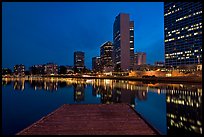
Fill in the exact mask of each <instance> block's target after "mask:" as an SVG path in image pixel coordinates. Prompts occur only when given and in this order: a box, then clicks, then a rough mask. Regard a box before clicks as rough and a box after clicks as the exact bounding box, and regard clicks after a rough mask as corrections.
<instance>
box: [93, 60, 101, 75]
mask: <svg viewBox="0 0 204 137" xmlns="http://www.w3.org/2000/svg"><path fill="white" fill-rule="evenodd" d="M92 70H93V71H94V72H100V71H101V57H93V58H92Z"/></svg>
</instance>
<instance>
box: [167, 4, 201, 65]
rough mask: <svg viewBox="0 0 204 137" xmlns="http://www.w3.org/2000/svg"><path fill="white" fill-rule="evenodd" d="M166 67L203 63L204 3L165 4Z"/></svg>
mask: <svg viewBox="0 0 204 137" xmlns="http://www.w3.org/2000/svg"><path fill="white" fill-rule="evenodd" d="M164 35H165V65H166V66H174V67H175V66H181V65H189V64H201V63H202V3H201V2H164Z"/></svg>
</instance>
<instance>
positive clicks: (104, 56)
mask: <svg viewBox="0 0 204 137" xmlns="http://www.w3.org/2000/svg"><path fill="white" fill-rule="evenodd" d="M112 53H113V45H112V42H110V41H107V42H105V43H104V44H102V45H101V47H100V57H101V66H102V70H103V71H105V72H106V71H108V70H109V71H113V57H112Z"/></svg>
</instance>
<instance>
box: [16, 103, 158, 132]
mask: <svg viewBox="0 0 204 137" xmlns="http://www.w3.org/2000/svg"><path fill="white" fill-rule="evenodd" d="M157 134H158V132H157V131H156V130H155V129H153V128H152V127H151V126H150V125H149V124H148V123H147V122H145V121H144V120H143V119H142V118H141V116H140V115H139V114H138V113H137V112H136V111H134V109H133V108H132V107H131V106H129V105H128V104H70V105H69V104H65V105H62V106H61V107H60V108H58V109H57V110H55V111H54V112H52V113H50V114H48V115H47V116H45V117H43V118H41V119H40V120H39V121H37V122H35V123H34V124H32V125H31V126H29V127H27V128H25V129H24V130H22V131H20V132H19V133H17V135H157Z"/></svg>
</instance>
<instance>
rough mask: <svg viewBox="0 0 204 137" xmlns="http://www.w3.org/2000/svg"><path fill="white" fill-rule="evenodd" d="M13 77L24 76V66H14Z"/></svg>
mask: <svg viewBox="0 0 204 137" xmlns="http://www.w3.org/2000/svg"><path fill="white" fill-rule="evenodd" d="M14 75H15V76H25V66H24V65H23V64H20V65H15V66H14Z"/></svg>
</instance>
